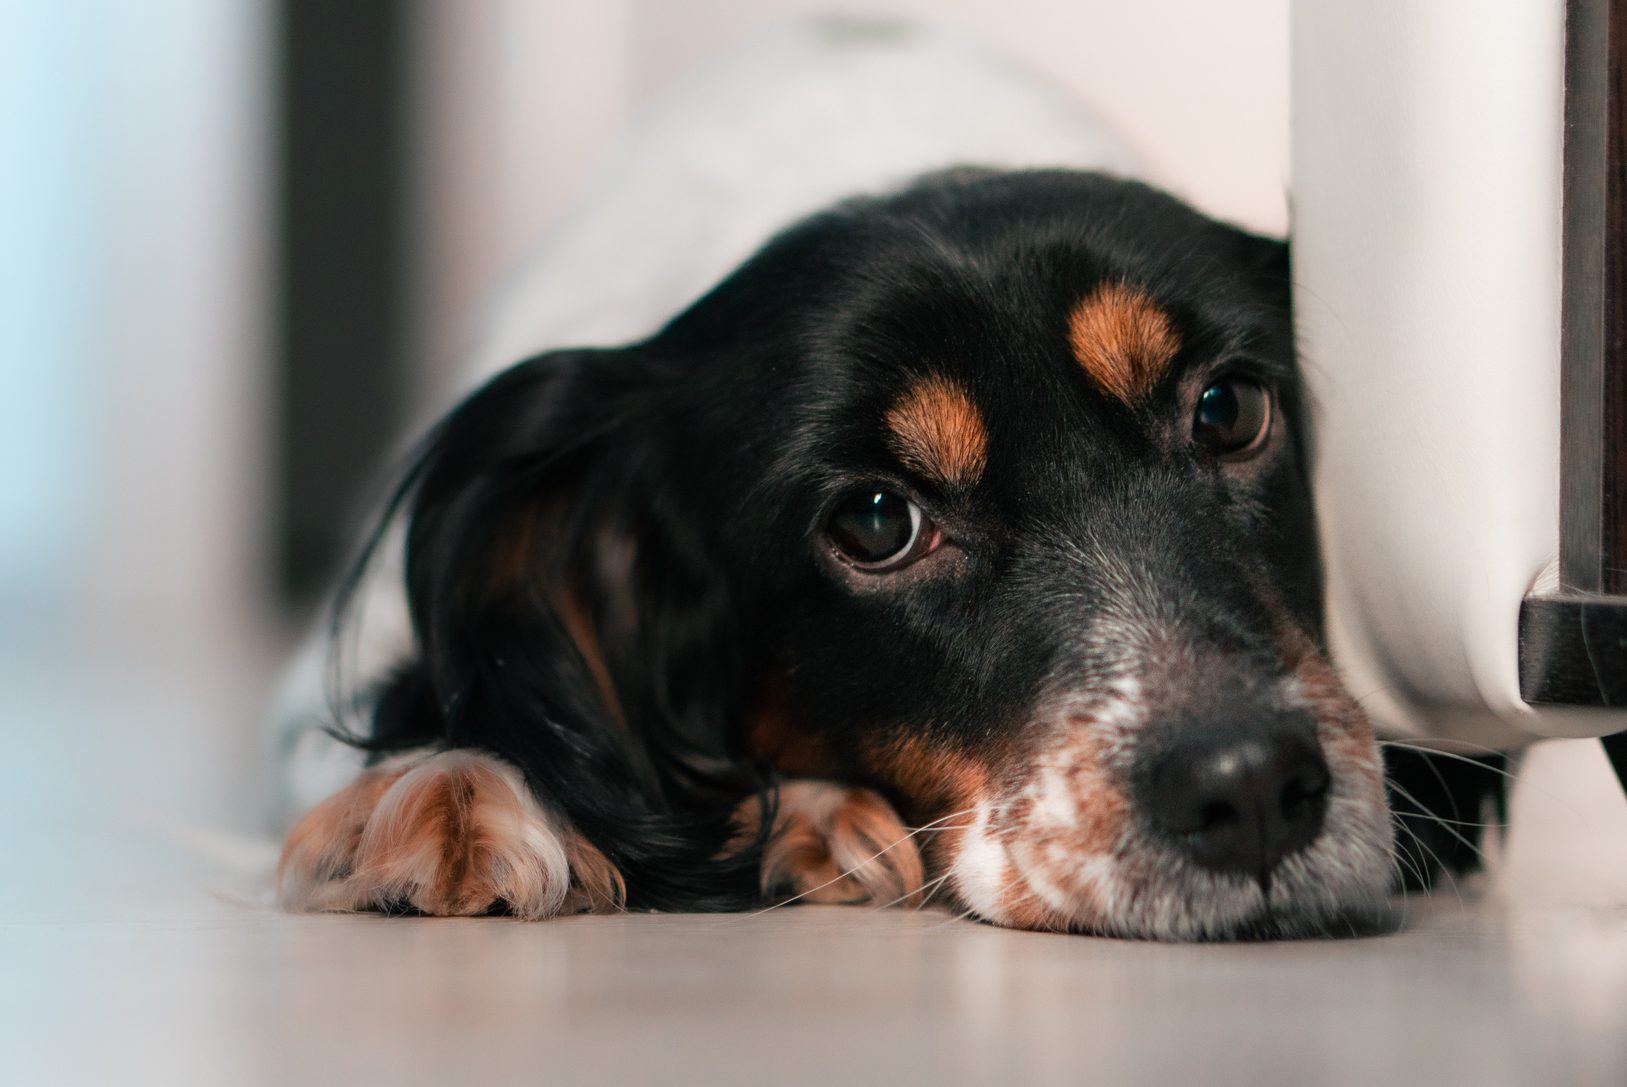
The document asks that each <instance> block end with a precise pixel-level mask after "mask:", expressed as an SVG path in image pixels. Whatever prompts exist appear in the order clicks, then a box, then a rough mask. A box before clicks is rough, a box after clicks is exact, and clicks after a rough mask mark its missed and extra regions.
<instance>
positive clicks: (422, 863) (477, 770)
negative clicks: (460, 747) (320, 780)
mask: <svg viewBox="0 0 1627 1087" xmlns="http://www.w3.org/2000/svg"><path fill="white" fill-rule="evenodd" d="M277 887H278V896H279V898H280V900H281V902H282V904H283V906H284V907H285V908H287V909H291V910H301V911H305V910H339V911H353V910H390V909H400V908H411V909H414V910H418V911H419V912H422V913H427V914H434V915H438V916H467V915H471V914H483V913H489V912H493V911H497V910H501V911H504V912H507V913H511V914H514V915H515V916H517V917H523V918H526V919H528V920H539V919H541V918H544V917H552V916H554V915H556V914H560V913H585V912H609V911H611V910H615V909H619V908H620V904H621V902H622V901H623V899H624V897H625V888H624V887H623V886H622V880H621V874H620V873H619V872H617V871H616V869H615V867H614V866H613V865H611V864H610V862H609V861H608V860H606V859H605V857H604V855H603V854H602V853H600V852H599V851H598V850H597V849H595V848H593V846H591V845H589V844H588V843H587V842H586V841H585V840H583V839H582V838H581V836H579V835H578V834H576V833H575V832H574V831H573V830H571V829H570V828H569V827H567V826H565V825H563V824H562V822H561V821H560V820H559V819H558V818H556V817H555V816H553V815H551V814H550V813H548V812H547V811H545V810H543V808H542V806H541V805H540V804H538V803H537V801H536V798H535V797H534V796H532V795H531V791H530V790H529V789H528V788H527V787H526V784H525V781H524V779H523V778H522V777H521V776H520V773H519V771H517V770H516V769H515V768H514V767H512V766H509V765H508V764H507V763H504V762H502V761H501V760H499V759H496V758H494V757H492V756H490V755H485V754H481V753H479V752H475V751H447V752H443V753H441V754H436V755H429V756H406V757H404V758H401V759H397V760H392V761H390V762H387V763H384V764H381V765H379V766H377V767H374V768H373V769H370V770H368V771H366V772H365V773H363V774H362V775H361V776H360V777H359V778H357V779H356V780H355V781H354V782H352V783H351V784H350V786H349V787H347V788H345V789H343V790H341V791H340V792H338V793H336V794H334V795H333V796H331V797H329V798H328V799H327V800H324V801H323V802H322V803H320V804H318V805H317V806H316V807H315V808H313V809H311V811H310V812H309V813H308V814H307V815H306V816H305V817H304V818H303V819H301V820H300V821H299V823H298V824H297V825H295V827H294V829H293V830H292V831H290V832H289V835H288V840H287V842H286V843H285V844H284V845H283V852H282V859H281V860H280V861H279V862H278V864H277Z"/></svg>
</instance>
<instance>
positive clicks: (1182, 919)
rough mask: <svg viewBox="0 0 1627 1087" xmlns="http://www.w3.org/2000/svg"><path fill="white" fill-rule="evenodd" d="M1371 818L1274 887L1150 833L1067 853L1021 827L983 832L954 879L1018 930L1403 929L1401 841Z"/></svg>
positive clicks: (1270, 933)
mask: <svg viewBox="0 0 1627 1087" xmlns="http://www.w3.org/2000/svg"><path fill="white" fill-rule="evenodd" d="M1366 822H1367V821H1365V820H1364V821H1362V823H1363V825H1359V826H1357V825H1346V826H1343V827H1341V828H1339V829H1338V830H1329V831H1326V832H1324V833H1323V834H1322V835H1321V836H1319V837H1318V838H1317V839H1316V840H1315V841H1313V842H1312V843H1311V844H1310V845H1309V846H1307V847H1306V848H1304V849H1302V850H1299V851H1298V852H1296V853H1293V854H1290V855H1289V856H1288V857H1286V858H1284V859H1283V861H1282V862H1281V864H1280V865H1278V867H1277V868H1276V870H1275V871H1274V872H1273V873H1272V875H1271V878H1270V880H1269V881H1268V882H1267V883H1265V884H1262V883H1261V882H1260V881H1258V880H1256V879H1252V878H1248V877H1245V876H1242V875H1236V874H1219V873H1215V872H1210V871H1207V870H1205V869H1202V868H1200V867H1198V866H1197V865H1195V864H1193V863H1191V862H1190V861H1188V860H1187V859H1186V858H1184V857H1183V856H1181V855H1180V854H1178V853H1176V852H1174V851H1173V850H1171V849H1168V848H1166V847H1164V846H1163V845H1161V844H1159V843H1158V842H1157V841H1156V840H1154V839H1151V838H1141V837H1140V836H1135V837H1134V838H1133V840H1131V841H1129V842H1126V843H1121V848H1119V849H1116V850H1115V851H1114V852H1113V853H1112V854H1109V855H1098V856H1094V857H1087V858H1083V859H1071V858H1070V859H1065V858H1063V857H1060V856H1058V855H1057V854H1056V853H1054V852H1051V853H1049V855H1047V851H1046V850H1045V849H1044V848H1034V847H1031V846H1027V843H1024V842H1023V841H1022V840H1021V836H1020V835H1019V836H1014V837H1012V838H1006V839H1005V841H1004V842H1000V844H999V845H998V846H995V843H996V842H998V841H999V837H998V836H995V837H993V838H989V837H981V836H980V835H978V833H977V832H976V830H975V829H974V831H973V833H972V835H971V836H970V838H969V840H968V841H967V843H966V845H967V847H968V848H967V849H966V850H963V852H962V856H961V858H960V859H959V860H958V861H957V863H956V866H955V868H956V872H955V876H956V877H957V878H955V880H954V882H955V884H956V888H957V893H958V894H959V896H960V897H961V898H962V900H963V901H964V903H965V906H966V908H967V909H968V910H969V912H971V913H972V914H973V915H975V916H977V917H979V918H981V919H982V920H985V921H989V922H992V923H994V924H997V925H1002V926H1005V927H1009V928H1021V929H1034V930H1043V931H1051V932H1073V933H1080V934H1088V935H1096V936H1109V937H1116V938H1121V939H1138V940H1165V941H1179V942H1194V941H1255V940H1296V939H1317V938H1347V937H1359V936H1376V935H1383V934H1385V933H1388V932H1393V931H1394V930H1395V928H1396V926H1397V915H1396V913H1395V910H1394V909H1393V907H1392V906H1391V904H1390V902H1389V898H1388V889H1389V885H1390V877H1391V841H1390V837H1389V835H1388V834H1387V833H1381V832H1378V829H1377V827H1376V826H1370V825H1366ZM1380 825H1383V826H1385V827H1386V829H1387V823H1383V824H1380ZM990 847H994V848H993V849H991V848H990ZM980 850H982V851H983V855H982V856H981V857H980V856H979V851H980ZM996 854H998V856H997V857H996ZM990 876H994V877H995V879H994V880H991V879H989V878H988V877H990ZM980 877H981V878H980Z"/></svg>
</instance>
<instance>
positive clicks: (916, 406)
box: [280, 170, 1392, 938]
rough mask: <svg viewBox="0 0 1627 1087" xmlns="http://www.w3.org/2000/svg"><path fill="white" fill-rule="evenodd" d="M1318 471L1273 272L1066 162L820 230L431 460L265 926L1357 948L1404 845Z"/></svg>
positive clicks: (508, 399) (1137, 191) (1183, 218)
mask: <svg viewBox="0 0 1627 1087" xmlns="http://www.w3.org/2000/svg"><path fill="white" fill-rule="evenodd" d="M628 259H630V260H632V259H637V258H636V255H633V254H629V258H628ZM1308 456H1309V435H1308V433H1307V412H1306V406H1305V397H1304V394H1303V392H1302V390H1301V386H1300V381H1299V377H1298V374H1297V372H1296V367H1295V359H1294V343H1293V328H1292V322H1291V316H1290V308H1289V280H1288V259H1287V249H1286V247H1285V246H1284V245H1282V244H1281V243H1278V242H1275V241H1271V240H1267V239H1263V238H1259V237H1255V236H1252V235H1249V234H1246V233H1243V232H1241V231H1238V230H1236V229H1233V228H1230V227H1227V226H1224V225H1221V224H1219V223H1216V222H1214V221H1211V220H1209V219H1206V218H1204V217H1203V216H1201V215H1199V214H1198V213H1196V212H1194V211H1192V210H1190V209H1189V208H1187V207H1185V206H1183V205H1182V204H1180V203H1179V202H1177V201H1176V200H1174V199H1172V198H1170V197H1168V196H1166V195H1163V194H1161V193H1159V192H1156V191H1154V190H1152V189H1149V188H1147V187H1145V186H1142V185H1139V184H1135V183H1131V182H1125V181H1118V180H1113V179H1110V178H1106V177H1102V176H1097V175H1089V174H1074V173H1066V172H1026V173H989V172H979V171H969V170H968V171H955V172H950V173H946V174H940V175H935V176H932V177H929V178H927V179H925V180H923V181H921V182H919V183H917V184H915V185H914V186H912V187H910V188H908V189H907V190H905V191H902V192H899V193H897V194H894V195H890V196H886V197H882V198H875V199H861V200H855V201H852V202H849V203H845V204H842V205H840V206H838V207H836V208H834V209H832V210H830V211H828V212H826V213H823V214H820V215H818V216H815V217H814V218H812V219H809V220H807V221H805V222H803V223H801V224H800V225H797V226H795V227H793V228H791V229H790V230H788V231H787V232H785V233H784V234H782V235H780V236H779V237H777V238H776V239H774V240H773V241H772V242H770V243H769V244H768V245H767V246H766V247H765V248H764V249H763V250H762V251H761V252H759V253H758V254H757V255H756V256H755V257H753V258H752V259H751V260H750V261H748V262H747V263H746V264H745V265H744V266H742V267H741V268H740V269H739V270H738V271H736V272H735V273H734V274H733V275H731V276H730V277H729V278H728V279H727V280H726V281H725V282H723V283H722V284H721V285H719V286H718V287H717V288H716V289H714V290H713V291H712V292H711V293H710V294H708V295H706V296H705V297H704V298H702V299H701V300H700V301H699V302H697V303H695V304H694V305H693V306H692V307H691V308H690V309H689V310H687V311H686V312H684V313H683V314H681V315H679V316H678V317H677V318H676V319H675V320H673V321H672V322H671V323H670V324H668V325H667V326H666V327H665V328H663V329H662V330H661V331H660V332H658V333H657V334H656V335H655V336H653V337H652V338H650V339H648V340H646V341H644V342H641V343H636V344H633V345H630V346H627V347H621V348H615V349H596V350H572V351H559V352H554V353H551V354H547V355H544V356H541V357H538V358H534V359H531V360H529V361H526V362H523V363H521V364H520V365H518V366H516V367H514V368H513V369H511V370H509V371H507V372H506V373H504V374H502V375H501V376H499V377H498V378H496V379H495V380H493V381H492V382H491V383H490V384H488V385H487V386H486V387H484V388H483V389H481V390H480V391H478V392H477V393H475V394H474V395H473V396H471V397H470V398H469V399H468V400H467V401H466V402H465V403H464V404H463V405H462V406H460V407H459V408H457V409H456V410H455V411H454V412H453V413H452V414H451V415H450V416H449V417H448V418H447V419H445V420H444V422H442V423H441V425H440V426H439V427H438V428H437V429H436V430H435V431H434V433H433V434H432V435H431V436H430V438H429V440H428V442H427V444H426V446H425V449H424V452H423V454H422V456H421V458H420V459H418V460H417V462H416V463H415V465H414V467H413V468H412V470H411V472H410V474H409V475H408V477H407V479H406V481H405V482H404V484H403V485H402V487H401V489H400V491H399V493H398V496H397V500H396V508H397V509H398V510H399V511H402V512H404V513H405V515H406V519H407V563H406V588H407V595H408V600H409V603H410V608H411V614H412V621H413V628H414V633H415V640H416V650H415V655H414V656H413V657H412V659H410V660H409V661H408V662H406V663H405V664H404V665H403V667H402V668H401V669H400V670H399V671H398V672H397V673H396V674H395V675H394V676H393V677H392V678H391V679H390V680H389V681H388V682H387V683H386V684H385V685H384V686H382V688H381V689H380V690H379V691H378V692H377V695H376V698H377V701H376V710H375V711H374V714H373V728H372V732H371V735H370V736H368V737H366V738H365V741H364V742H365V743H366V745H367V746H368V747H369V748H370V749H371V750H372V751H374V752H376V753H377V755H378V760H377V761H376V762H375V764H374V765H373V767H372V768H371V769H369V770H367V771H366V772H365V773H364V774H363V775H362V776H361V777H360V779H359V780H357V781H356V782H355V783H354V784H353V785H352V786H350V787H349V788H348V789H346V790H344V791H343V792H341V793H339V794H338V795H337V796H334V797H333V798H331V799H329V800H328V801H326V802H325V803H323V804H322V805H320V806H319V807H318V808H316V809H315V810H314V811H312V812H311V813H310V814H309V815H308V816H307V817H306V818H305V819H304V821H303V822H301V823H300V824H299V825H298V826H297V827H296V828H295V830H294V831H293V833H292V834H291V835H290V837H289V840H288V844H287V846H286V849H285V852H284V857H283V862H282V867H281V872H280V878H281V886H282V893H283V897H284V900H285V902H287V903H288V904H289V905H290V906H292V907H295V908H305V909H363V908H396V907H405V908H413V909H417V910H420V911H423V912H426V913H431V914H468V913H480V912H487V911H492V910H505V911H508V912H512V913H514V914H516V915H519V916H522V917H527V918H541V917H547V916H550V915H554V914H558V913H560V912H566V911H581V910H606V909H614V908H621V907H623V906H626V907H631V908H659V909H667V910H718V909H734V908H741V907H745V906H748V905H751V904H755V903H760V902H763V901H772V900H776V899H781V898H785V897H787V896H791V895H801V896H804V897H806V898H809V899H812V900H816V901H852V902H869V903H874V904H888V903H893V902H909V903H919V902H922V901H928V900H930V901H933V902H943V903H948V904H950V905H952V906H954V907H955V908H959V909H962V910H965V911H968V912H970V913H971V914H973V915H975V916H977V917H980V918H983V919H986V920H988V921H992V922H996V923H999V924H1004V925H1011V926H1017V927H1024V928H1041V929H1060V930H1073V931H1085V932H1097V933H1112V934H1126V935H1144V936H1154V937H1163V938H1204V937H1229V936H1240V935H1259V934H1268V935H1269V934H1294V933H1300V932H1314V931H1328V930H1330V929H1337V928H1342V927H1343V925H1344V923H1345V922H1347V921H1350V920H1352V919H1353V918H1358V917H1361V916H1363V915H1366V914H1369V913H1370V912H1371V911H1372V910H1373V909H1374V908H1375V907H1377V906H1378V905H1379V904H1381V903H1382V902H1383V900H1384V895H1385V892H1386V889H1387V887H1388V884H1389V881H1390V878H1391V873H1392V859H1391V850H1392V841H1391V820H1390V815H1389V813H1388V810H1387V806H1386V802H1385V788H1384V779H1383V767H1382V762H1381V759H1380V757H1379V752H1378V748H1377V746H1376V744H1375V741H1374V737H1373V734H1372V731H1371V729H1370V728H1369V726H1368V724H1367V722H1366V720H1365V719H1364V718H1363V716H1362V714H1361V712H1360V710H1359V709H1358V707H1357V706H1356V705H1355V703H1354V702H1353V700H1352V699H1351V698H1350V696H1349V695H1348V694H1347V693H1346V692H1345V690H1344V689H1343V687H1342V686H1341V684H1340V682H1339V680H1338V679H1337V677H1336V676H1335V674H1334V672H1333V670H1332V669H1331V668H1330V666H1329V664H1328V661H1327V659H1326V657H1325V655H1324V653H1323V650H1322V648H1321V632H1320V628H1321V619H1320V609H1321V577H1320V570H1319V564H1318V558H1317V555H1318V550H1317V542H1316V531H1315V525H1314V519H1313V512H1312V505H1311V497H1310V486H1309V472H1308Z"/></svg>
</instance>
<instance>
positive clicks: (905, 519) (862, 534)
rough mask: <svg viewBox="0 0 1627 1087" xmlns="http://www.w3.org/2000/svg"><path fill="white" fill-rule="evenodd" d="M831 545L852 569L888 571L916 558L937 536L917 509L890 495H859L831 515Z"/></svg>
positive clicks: (897, 496) (932, 545)
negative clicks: (834, 546)
mask: <svg viewBox="0 0 1627 1087" xmlns="http://www.w3.org/2000/svg"><path fill="white" fill-rule="evenodd" d="M827 532H828V533H829V535H830V539H831V542H832V543H834V544H835V545H836V549H837V550H838V551H840V552H841V553H842V555H843V556H844V557H845V558H846V559H847V560H848V561H849V562H851V563H853V565H855V566H858V567H862V568H864V569H866V570H892V569H896V568H897V567H900V566H903V565H904V564H905V563H907V562H911V561H913V560H915V559H918V558H920V557H921V556H922V555H924V554H926V553H927V552H929V551H931V550H932V549H933V548H934V547H935V546H936V543H935V541H936V540H937V538H938V536H939V533H938V530H937V526H935V525H934V524H933V523H932V522H931V521H930V520H928V519H927V517H926V515H925V514H923V513H922V512H921V507H920V506H917V505H916V504H915V503H914V502H911V501H910V500H909V499H907V498H904V497H902V496H900V495H896V494H893V493H892V492H891V491H860V492H858V493H857V494H854V495H851V496H849V497H848V498H847V499H845V500H844V501H843V502H842V504H841V505H840V506H837V507H836V510H835V512H834V513H832V514H831V517H830V524H829V527H828V528H827Z"/></svg>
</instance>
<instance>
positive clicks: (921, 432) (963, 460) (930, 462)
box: [887, 377, 989, 487]
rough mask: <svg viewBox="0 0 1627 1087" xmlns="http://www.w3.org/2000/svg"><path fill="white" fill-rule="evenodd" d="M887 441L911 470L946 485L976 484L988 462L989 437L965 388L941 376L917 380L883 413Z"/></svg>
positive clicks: (964, 485) (962, 485) (981, 418)
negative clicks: (888, 431) (902, 396)
mask: <svg viewBox="0 0 1627 1087" xmlns="http://www.w3.org/2000/svg"><path fill="white" fill-rule="evenodd" d="M887 428H888V429H889V430H890V431H892V436H891V445H892V449H893V452H894V453H896V454H897V455H898V458H899V459H900V460H902V461H903V462H904V464H905V465H907V466H908V467H910V468H911V469H913V470H915V471H917V472H920V473H921V474H922V475H924V476H927V477H928V478H930V479H933V480H936V481H937V482H939V483H942V484H944V485H945V486H950V487H967V486H970V485H971V484H973V483H976V482H977V480H978V478H979V477H980V476H982V474H983V468H984V465H985V464H987V462H988V452H989V436H988V431H987V430H986V429H985V428H984V425H983V417H982V416H981V415H980V414H978V410H977V406H976V405H975V404H973V403H972V399H971V397H969V396H967V395H966V391H965V390H964V389H962V388H961V387H960V386H959V385H956V384H955V383H954V382H952V381H949V380H947V379H945V378H941V377H932V378H927V379H926V380H924V381H922V382H920V383H919V384H917V385H916V386H915V387H914V388H913V389H911V390H910V391H909V393H908V394H907V395H905V396H904V398H903V399H902V400H900V401H899V402H898V403H896V404H894V405H893V406H892V408H891V409H890V410H889V411H888V412H887Z"/></svg>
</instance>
